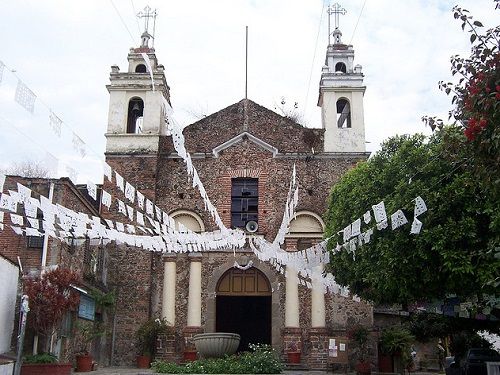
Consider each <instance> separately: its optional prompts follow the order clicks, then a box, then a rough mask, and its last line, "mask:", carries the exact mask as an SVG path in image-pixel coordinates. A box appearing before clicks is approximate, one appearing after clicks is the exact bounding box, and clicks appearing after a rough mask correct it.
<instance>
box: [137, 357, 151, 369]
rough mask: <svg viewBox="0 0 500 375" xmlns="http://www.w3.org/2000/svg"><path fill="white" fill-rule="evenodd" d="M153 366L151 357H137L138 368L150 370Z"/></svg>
mask: <svg viewBox="0 0 500 375" xmlns="http://www.w3.org/2000/svg"><path fill="white" fill-rule="evenodd" d="M150 365H151V356H150V355H138V356H137V368H149V366H150Z"/></svg>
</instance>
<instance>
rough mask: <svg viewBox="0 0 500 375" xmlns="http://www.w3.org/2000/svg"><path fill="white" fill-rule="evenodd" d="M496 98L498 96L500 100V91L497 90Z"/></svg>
mask: <svg viewBox="0 0 500 375" xmlns="http://www.w3.org/2000/svg"><path fill="white" fill-rule="evenodd" d="M495 98H497V100H500V92H497V93H496V94H495Z"/></svg>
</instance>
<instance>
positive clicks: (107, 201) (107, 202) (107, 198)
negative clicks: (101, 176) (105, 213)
mask: <svg viewBox="0 0 500 375" xmlns="http://www.w3.org/2000/svg"><path fill="white" fill-rule="evenodd" d="M101 203H102V204H103V205H104V206H106V207H107V208H108V210H109V208H110V207H111V194H109V193H108V192H107V191H105V190H103V191H102V196H101Z"/></svg>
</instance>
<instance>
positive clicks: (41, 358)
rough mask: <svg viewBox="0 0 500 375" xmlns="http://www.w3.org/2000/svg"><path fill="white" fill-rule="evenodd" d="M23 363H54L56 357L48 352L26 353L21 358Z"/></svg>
mask: <svg viewBox="0 0 500 375" xmlns="http://www.w3.org/2000/svg"><path fill="white" fill-rule="evenodd" d="M23 362H24V363H56V362H57V357H56V356H55V355H53V354H49V353H41V354H35V355H27V356H26V357H24V359H23Z"/></svg>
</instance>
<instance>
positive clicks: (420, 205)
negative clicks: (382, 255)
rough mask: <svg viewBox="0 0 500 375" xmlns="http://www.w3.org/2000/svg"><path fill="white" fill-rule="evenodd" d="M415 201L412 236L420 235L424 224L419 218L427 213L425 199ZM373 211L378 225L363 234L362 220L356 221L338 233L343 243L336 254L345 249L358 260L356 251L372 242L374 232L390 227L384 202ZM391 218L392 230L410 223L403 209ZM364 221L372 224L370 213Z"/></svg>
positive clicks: (337, 248) (367, 213) (417, 198)
mask: <svg viewBox="0 0 500 375" xmlns="http://www.w3.org/2000/svg"><path fill="white" fill-rule="evenodd" d="M414 201H415V206H414V210H413V223H412V225H411V229H410V234H419V233H420V231H421V229H422V222H421V221H419V220H418V218H417V217H418V216H420V215H421V214H423V213H424V212H426V211H427V206H426V204H425V201H424V200H423V198H422V197H420V196H418V197H416V198H415V199H414ZM372 210H373V216H374V217H375V222H376V225H375V226H374V227H373V226H372V227H370V228H368V229H366V230H365V231H363V232H361V218H358V219H356V220H354V221H353V222H352V223H351V224H349V225H348V226H346V227H345V228H344V229H342V230H340V231H338V232H337V234H342V238H343V243H342V244H338V243H337V246H336V247H335V249H334V252H339V251H341V250H342V249H345V250H346V251H347V252H349V253H351V254H352V256H353V258H354V259H356V249H357V248H359V247H360V246H363V245H364V244H367V243H369V242H370V240H371V237H372V235H373V233H374V230H375V229H376V230H378V231H382V230H384V229H386V228H387V227H388V220H387V213H386V210H385V204H384V202H383V201H382V202H379V203H377V204H375V205H373V206H372ZM390 218H391V228H392V230H396V229H398V228H401V227H402V226H404V225H405V224H407V223H408V219H407V218H406V216H405V214H404V213H403V211H402V210H401V209H399V210H396V211H395V212H394V213H392V214H391V215H390ZM363 221H364V223H365V224H366V225H368V224H369V223H370V222H371V212H370V211H366V212H365V214H364V215H363Z"/></svg>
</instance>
